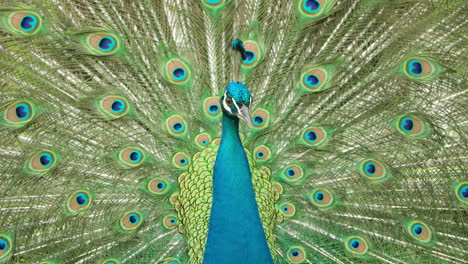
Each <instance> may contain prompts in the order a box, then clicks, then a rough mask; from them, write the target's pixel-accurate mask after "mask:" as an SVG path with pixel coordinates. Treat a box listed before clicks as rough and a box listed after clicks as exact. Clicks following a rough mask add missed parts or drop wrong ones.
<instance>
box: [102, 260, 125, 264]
mask: <svg viewBox="0 0 468 264" xmlns="http://www.w3.org/2000/svg"><path fill="white" fill-rule="evenodd" d="M121 263H122V262H120V260H118V259H106V260H104V261H103V262H101V264H121Z"/></svg>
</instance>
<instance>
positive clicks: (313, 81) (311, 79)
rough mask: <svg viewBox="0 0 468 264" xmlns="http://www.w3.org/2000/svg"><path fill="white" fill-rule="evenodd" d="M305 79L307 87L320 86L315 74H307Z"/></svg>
mask: <svg viewBox="0 0 468 264" xmlns="http://www.w3.org/2000/svg"><path fill="white" fill-rule="evenodd" d="M305 78H306V83H307V85H308V86H310V87H317V86H318V85H319V84H320V80H319V78H318V77H317V76H316V75H314V74H307V75H306V77H305Z"/></svg>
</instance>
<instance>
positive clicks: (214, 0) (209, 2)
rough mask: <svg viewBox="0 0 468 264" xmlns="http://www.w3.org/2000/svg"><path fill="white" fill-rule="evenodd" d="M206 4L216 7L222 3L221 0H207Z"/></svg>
mask: <svg viewBox="0 0 468 264" xmlns="http://www.w3.org/2000/svg"><path fill="white" fill-rule="evenodd" d="M206 2H207V3H208V4H212V5H214V4H219V2H221V0H206Z"/></svg>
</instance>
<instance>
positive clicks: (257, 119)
mask: <svg viewBox="0 0 468 264" xmlns="http://www.w3.org/2000/svg"><path fill="white" fill-rule="evenodd" d="M254 124H255V125H257V126H259V125H261V124H263V117H261V116H256V117H254Z"/></svg>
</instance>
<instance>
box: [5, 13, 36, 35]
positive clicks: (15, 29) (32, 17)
mask: <svg viewBox="0 0 468 264" xmlns="http://www.w3.org/2000/svg"><path fill="white" fill-rule="evenodd" d="M8 22H9V26H10V27H9V29H10V31H11V32H12V33H14V34H18V35H23V36H32V35H35V34H37V33H39V32H40V31H41V29H42V17H41V16H40V15H39V14H37V13H35V12H32V11H26V10H24V11H16V12H13V13H11V14H10V16H9V20H8Z"/></svg>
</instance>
